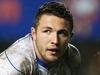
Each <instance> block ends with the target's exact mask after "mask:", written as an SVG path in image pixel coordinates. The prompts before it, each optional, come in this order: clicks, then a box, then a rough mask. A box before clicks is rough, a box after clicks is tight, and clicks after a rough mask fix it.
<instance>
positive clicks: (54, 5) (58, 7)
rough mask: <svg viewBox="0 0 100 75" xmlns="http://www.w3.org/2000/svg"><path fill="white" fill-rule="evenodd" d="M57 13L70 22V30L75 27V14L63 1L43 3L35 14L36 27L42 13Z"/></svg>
mask: <svg viewBox="0 0 100 75" xmlns="http://www.w3.org/2000/svg"><path fill="white" fill-rule="evenodd" d="M44 14H48V15H55V16H58V17H61V18H64V19H65V20H67V21H69V22H70V31H72V29H73V16H72V14H71V13H70V11H69V9H68V8H66V7H65V6H64V4H63V3H61V2H48V3H45V4H44V5H42V6H41V7H40V8H39V9H38V12H37V14H36V16H35V20H36V21H35V26H34V27H35V28H37V26H38V23H39V20H40V18H41V16H42V15H44Z"/></svg>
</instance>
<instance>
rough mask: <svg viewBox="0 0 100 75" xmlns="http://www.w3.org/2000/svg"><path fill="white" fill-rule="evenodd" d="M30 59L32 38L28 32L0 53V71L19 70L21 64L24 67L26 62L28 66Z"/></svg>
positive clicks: (31, 55) (31, 56)
mask: <svg viewBox="0 0 100 75" xmlns="http://www.w3.org/2000/svg"><path fill="white" fill-rule="evenodd" d="M32 59H33V54H32V38H31V36H30V34H28V35H26V36H25V37H22V38H21V39H19V40H17V41H16V42H15V43H14V44H12V45H11V46H10V47H9V48H8V49H6V50H5V51H4V52H2V53H1V54H0V72H1V71H2V70H3V71H4V70H5V73H6V72H7V71H8V72H12V71H17V72H20V71H21V69H22V66H23V67H24V68H25V66H26V64H27V65H28V66H29V64H31V63H32V61H31V60H32ZM22 64H24V65H22ZM0 75H1V74H0Z"/></svg>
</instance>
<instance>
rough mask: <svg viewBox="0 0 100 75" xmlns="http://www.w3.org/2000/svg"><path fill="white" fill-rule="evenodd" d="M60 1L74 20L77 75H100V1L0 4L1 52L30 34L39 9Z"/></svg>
mask: <svg viewBox="0 0 100 75" xmlns="http://www.w3.org/2000/svg"><path fill="white" fill-rule="evenodd" d="M48 1H61V2H64V4H65V6H66V7H68V8H69V9H70V11H71V13H72V14H73V16H74V30H73V32H74V36H73V38H72V41H71V43H73V44H74V45H75V46H76V47H77V48H78V49H79V50H80V53H81V57H82V66H81V69H80V75H100V71H99V70H100V8H99V7H100V0H0V52H2V51H4V50H5V49H7V48H8V47H9V46H10V45H11V44H12V43H14V42H15V41H16V40H17V39H19V38H21V37H23V36H25V35H26V34H27V33H30V31H31V26H32V25H34V16H35V14H36V12H37V10H38V8H39V7H40V6H41V5H42V4H44V2H48Z"/></svg>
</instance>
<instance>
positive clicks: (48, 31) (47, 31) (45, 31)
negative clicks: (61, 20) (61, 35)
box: [43, 30, 51, 34]
mask: <svg viewBox="0 0 100 75" xmlns="http://www.w3.org/2000/svg"><path fill="white" fill-rule="evenodd" d="M43 32H44V33H48V34H49V33H50V32H51V30H43Z"/></svg>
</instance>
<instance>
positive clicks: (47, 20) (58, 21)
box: [38, 14, 70, 29]
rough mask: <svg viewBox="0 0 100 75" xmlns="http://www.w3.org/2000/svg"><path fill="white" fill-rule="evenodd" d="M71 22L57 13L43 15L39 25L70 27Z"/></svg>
mask: <svg viewBox="0 0 100 75" xmlns="http://www.w3.org/2000/svg"><path fill="white" fill-rule="evenodd" d="M69 25H70V23H69V22H68V21H67V20H65V19H64V18H61V17H57V16H55V15H48V14H47V15H42V16H41V18H40V20H39V25H38V27H40V28H44V27H51V28H56V29H57V28H58V29H61V28H64V29H65V28H66V29H68V28H69Z"/></svg>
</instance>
